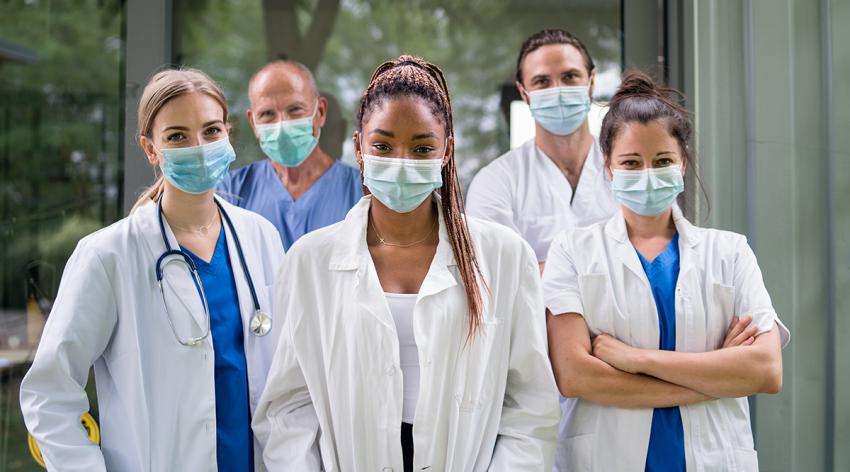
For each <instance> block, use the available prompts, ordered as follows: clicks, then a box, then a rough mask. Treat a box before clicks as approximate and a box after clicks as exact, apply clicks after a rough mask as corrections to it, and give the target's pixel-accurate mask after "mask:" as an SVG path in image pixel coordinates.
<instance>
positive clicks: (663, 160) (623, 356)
mask: <svg viewBox="0 0 850 472" xmlns="http://www.w3.org/2000/svg"><path fill="white" fill-rule="evenodd" d="M675 94H676V93H675V91H672V90H669V89H664V88H662V87H660V86H659V85H657V84H656V83H655V82H654V81H653V80H652V79H650V78H649V77H647V76H646V75H644V74H642V73H632V74H630V75H628V76H626V77H625V78H624V80H623V82H622V84H621V85H620V88H619V90H618V91H617V93H616V95H614V97H613V98H612V100H611V103H610V110H609V111H608V114H607V115H606V116H605V119H604V121H603V123H602V131H601V133H600V144H601V147H602V151H603V153H604V156H605V165H606V168H607V172H608V173H609V175H610V176H611V178H612V182H613V190H614V195H615V197H616V199H617V201H618V202H619V203H620V206H621V208H620V211H619V212H618V213H617V214H616V215H615V216H614V217H612V218H611V219H610V220H608V221H607V222H603V223H599V224H596V225H593V226H589V227H585V228H578V229H573V230H569V231H565V232H562V233H561V234H559V235H558V236H557V237H556V239H555V240H554V242H553V243H552V246H551V248H550V249H549V255H548V258H547V264H546V268H545V271H544V274H543V290H544V297H545V301H546V307H547V308H548V310H549V312H550V313H549V315H548V324H549V343H550V346H551V348H550V355H551V360H552V366H553V369H554V372H555V379H556V381H557V383H558V387H559V390H560V391H561V394H562V395H564V396H565V397H570V398H573V399H575V400H574V401H573V402H572V404H571V407H570V408H569V410H568V412H567V416H566V418H565V424H566V428H565V430H563V431H562V434H561V437H560V438H559V452H558V454H557V458H556V462H557V470H564V471H612V470H616V471H621V472H628V471H644V470H646V471H665V472H668V471H684V470H723V471H747V472H750V471H752V472H755V471H757V470H758V459H757V455H756V451H755V450H754V446H753V435H752V431H751V430H750V418H749V410H748V406H747V398H746V397H747V396H748V395H754V394H757V393H777V392H779V390H780V389H781V388H782V355H781V348H782V347H783V346H785V345H786V344H787V343H788V339H789V332H788V330H787V329H786V328H785V326H784V325H783V324H782V323H781V322H780V321H779V318H778V317H777V314H776V312H775V310H774V308H773V305H772V303H771V301H770V296H769V295H768V293H767V290H766V288H765V286H764V281H763V280H762V275H761V271H760V270H759V267H758V263H757V261H756V258H755V255H754V254H753V251H752V250H751V249H750V247H749V246H748V245H747V241H746V238H745V237H744V236H742V235H740V234H735V233H731V232H728V231H720V230H714V229H707V228H699V227H697V226H694V225H693V224H691V223H690V222H688V221H687V219H685V217H684V216H683V215H682V212H681V210H680V209H679V207H678V206H677V205H676V197H677V195H679V194H680V193H681V192H682V190H683V188H684V179H683V176H684V175H685V173H686V172H693V169H692V167H693V166H692V165H690V162H691V160H690V159H691V155H690V153H691V151H690V148H689V145H688V144H689V142H690V139H691V132H692V124H691V120H690V117H689V115H688V113H687V111H686V110H685V109H684V108H682V106H681V105H680V104H679V103H678V102H677V101H676V100H675V99H674V98H673V95H675Z"/></svg>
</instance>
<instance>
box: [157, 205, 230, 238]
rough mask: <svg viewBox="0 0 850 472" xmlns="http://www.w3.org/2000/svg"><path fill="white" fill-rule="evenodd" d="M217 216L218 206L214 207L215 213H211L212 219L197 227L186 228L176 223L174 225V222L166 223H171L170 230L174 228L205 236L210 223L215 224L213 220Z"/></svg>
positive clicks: (210, 225)
mask: <svg viewBox="0 0 850 472" xmlns="http://www.w3.org/2000/svg"><path fill="white" fill-rule="evenodd" d="M217 218H218V208H216V209H215V214H213V217H212V219H210V222H209V223H207V224H205V225H202V226H198V227H197V228H187V227H185V226H178V225H175V224H172V223H168V224H169V225H171V229H172V230H174V229H176V230H178V231H183V232H186V233H195V234H202V235H204V236H206V235H207V233H209V231H210V228H211V227H212V225H213V224H215V220H216V219H217Z"/></svg>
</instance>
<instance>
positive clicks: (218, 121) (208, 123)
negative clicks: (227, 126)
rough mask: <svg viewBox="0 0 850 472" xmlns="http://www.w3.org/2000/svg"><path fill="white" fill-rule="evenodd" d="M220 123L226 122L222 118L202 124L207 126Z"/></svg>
mask: <svg viewBox="0 0 850 472" xmlns="http://www.w3.org/2000/svg"><path fill="white" fill-rule="evenodd" d="M218 123H221V124H224V122H223V121H221V120H212V121H207V122H206V123H204V126H202V128H206V127H207V126H212V125H214V124H218Z"/></svg>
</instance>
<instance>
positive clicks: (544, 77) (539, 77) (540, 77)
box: [531, 74, 549, 81]
mask: <svg viewBox="0 0 850 472" xmlns="http://www.w3.org/2000/svg"><path fill="white" fill-rule="evenodd" d="M548 78H549V76H548V75H546V74H537V75H535V76H534V77H532V78H531V80H532V81H533V80H537V79H548Z"/></svg>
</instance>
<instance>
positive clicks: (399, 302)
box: [384, 292, 419, 424]
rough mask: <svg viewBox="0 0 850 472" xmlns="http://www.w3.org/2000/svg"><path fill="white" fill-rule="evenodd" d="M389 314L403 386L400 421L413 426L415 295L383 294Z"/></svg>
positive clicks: (416, 393)
mask: <svg viewBox="0 0 850 472" xmlns="http://www.w3.org/2000/svg"><path fill="white" fill-rule="evenodd" d="M384 296H385V297H386V298H387V305H389V308H390V313H392V315H393V321H395V329H396V332H397V333H398V350H399V361H400V363H401V376H402V383H403V385H404V403H403V405H402V408H401V420H402V421H403V422H405V423H409V424H413V418H414V417H415V416H416V401H417V399H418V398H419V350H418V348H417V347H416V337H415V336H414V335H413V307H414V306H416V297H417V296H418V295H417V294H415V293H412V294H408V293H387V292H384Z"/></svg>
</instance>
